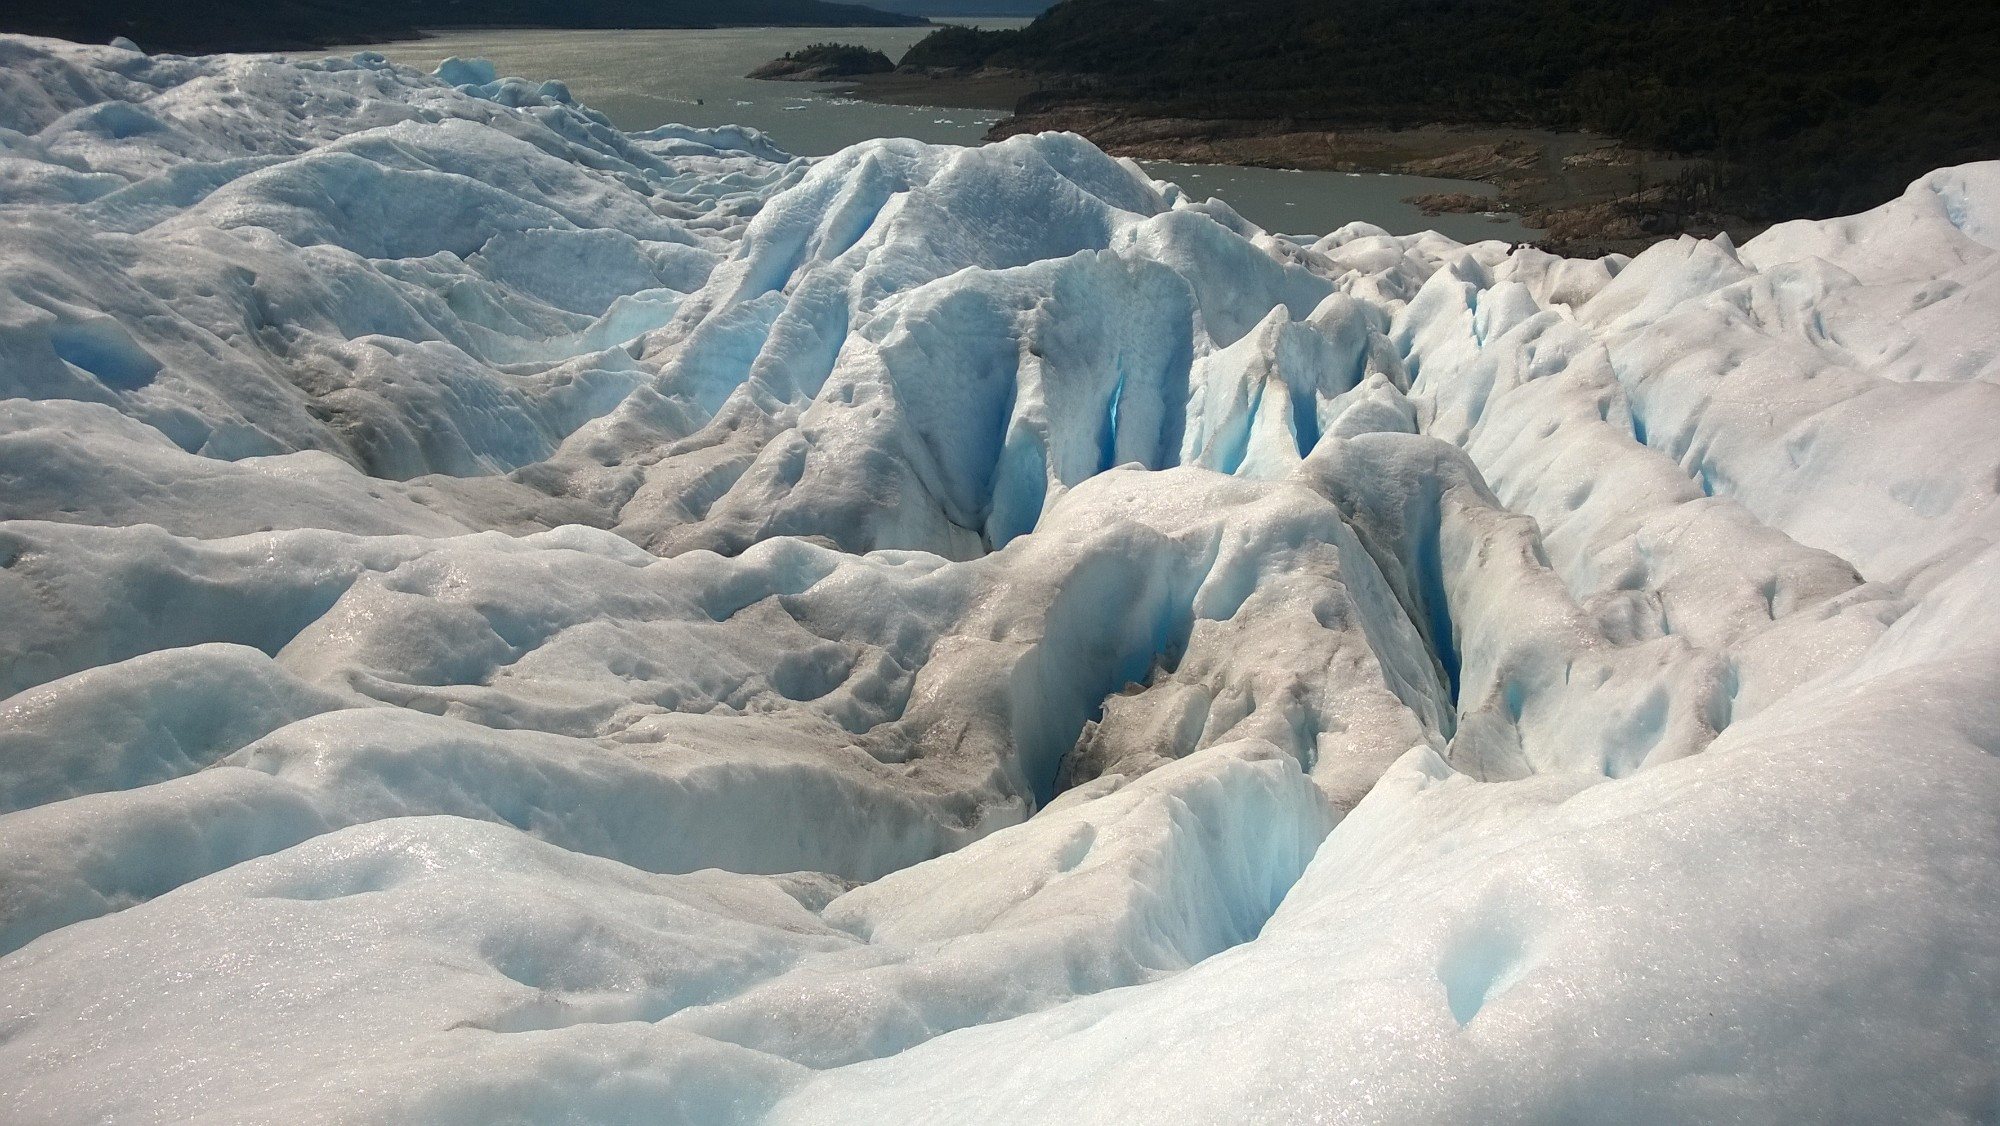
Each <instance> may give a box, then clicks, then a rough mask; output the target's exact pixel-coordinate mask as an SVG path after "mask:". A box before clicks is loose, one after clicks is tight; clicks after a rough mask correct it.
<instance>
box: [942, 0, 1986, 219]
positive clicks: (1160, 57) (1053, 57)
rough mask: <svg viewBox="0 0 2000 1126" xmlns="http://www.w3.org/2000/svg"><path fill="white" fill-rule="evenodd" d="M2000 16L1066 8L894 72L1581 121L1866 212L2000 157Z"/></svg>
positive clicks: (1968, 12) (1932, 11) (1759, 193)
mask: <svg viewBox="0 0 2000 1126" xmlns="http://www.w3.org/2000/svg"><path fill="white" fill-rule="evenodd" d="M1995 58H2000V5H1994V4H1988V3H1979V4H1965V3H1960V2H1957V0H1912V2H1910V3H1905V4H1893V5H1886V4H1879V3H1874V2H1872V0H1772V2H1767V3H1753V4H1745V3H1740V2H1735V0H1067V2H1066V3H1062V4H1059V5H1057V6H1055V7H1054V8H1051V9H1050V10H1049V11H1048V13H1047V14H1045V15H1044V16H1042V17H1041V18H1040V19H1038V20H1036V21H1035V22H1034V23H1033V24H1032V25H1030V26H1029V27H1027V28H1025V29H1023V30H1020V31H987V32H972V31H966V30H963V29H955V28H946V29H941V30H940V31H939V32H937V33H935V34H934V35H933V36H932V37H931V38H930V39H927V40H925V41H923V42H922V43H919V44H918V45H917V46H916V47H915V48H913V49H912V51H911V52H910V54H909V55H908V56H907V57H906V58H905V59H904V60H903V61H904V63H905V64H906V65H916V66H926V67H978V66H988V65H994V66H1003V67H1013V68H1020V69H1024V70H1030V71H1037V72H1042V73H1057V74H1066V75H1071V76H1076V77H1077V79H1078V80H1079V82H1078V86H1079V88H1078V89H1075V90H1073V91H1070V92H1067V93H1062V94H1057V95H1053V96H1045V97H1044V100H1043V101H1042V102H1041V103H1040V106H1038V107H1029V108H1045V107H1046V106H1047V105H1048V104H1049V100H1048V99H1049V98H1051V97H1052V98H1053V99H1054V100H1057V101H1061V100H1093V101H1112V102H1118V103H1123V104H1126V105H1129V106H1132V107H1133V108H1136V109H1140V110H1142V111H1150V112H1157V113H1161V114H1171V115H1177V116H1187V117H1207V118H1258V119H1270V120H1287V121H1293V122H1299V123H1306V122H1319V123H1330V124H1343V125H1346V124H1351V125H1375V126H1380V125H1387V126H1391V127H1399V126H1405V125H1415V124H1420V123H1424V122H1467V123H1470V122H1478V123H1493V124H1517V125H1528V126H1537V127H1544V128H1558V129H1567V128H1586V129H1592V130H1596V131H1599V132H1603V133H1607V134H1610V135H1612V136H1615V137H1618V138H1620V139H1621V140H1624V141H1627V142H1629V143H1631V144H1634V145H1639V146H1644V147H1648V148H1653V149H1658V150H1662V151H1667V152H1674V153H1681V154H1688V155H1699V156H1709V157H1714V158H1717V159H1719V160H1720V161H1722V162H1723V164H1724V166H1725V167H1724V168H1723V169H1721V170H1717V171H1715V172H1713V173H1710V174H1709V176H1710V178H1709V181H1708V182H1707V183H1704V184H1700V185H1691V186H1690V187H1691V189H1700V190H1706V191H1711V192H1718V193H1720V194H1721V195H1723V196H1726V197H1727V200H1728V202H1729V204H1730V205H1731V206H1733V207H1736V208H1738V209H1740V210H1742V211H1744V212H1745V213H1750V214H1759V215H1766V216H1770V215H1801V214H1803V215H1830V214H1836V213H1840V212H1844V211H1851V210H1856V209H1859V208H1863V207H1868V206H1872V205H1874V204H1877V203H1880V202H1882V201H1883V200H1885V199H1888V198H1890V197H1892V196H1894V195H1895V194H1897V193H1898V192H1900V191H1901V190H1902V188H1903V186H1904V185H1905V184H1907V183H1908V182H1909V181H1910V180H1911V179H1912V178H1913V177H1915V176H1917V175H1920V174H1921V173H1923V172H1924V171H1925V170H1927V169H1930V168H1933V167H1937V166H1939V165H1945V164H1953V163H1957V162H1961V161H1966V160H1972V159H1978V158H1982V157H1991V156H1995V155H2000V68H1995V67H1994V66H1993V65H1992V63H1993V60H1994V59H1995Z"/></svg>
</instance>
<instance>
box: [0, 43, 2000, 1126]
mask: <svg viewBox="0 0 2000 1126" xmlns="http://www.w3.org/2000/svg"><path fill="white" fill-rule="evenodd" d="M1996 248H2000V164H1987V165H1972V166H1966V167H1961V168H1954V169H1945V170H1941V171H1939V172H1936V173H1934V174H1932V175H1931V176H1929V177H1927V178H1925V179H1924V180H1922V181H1920V182H1918V183H1916V184H1914V185H1912V186H1911V187H1910V189H1909V191H1908V192H1907V193H1906V194H1905V195H1904V196H1903V197H1902V198H1900V199H1897V200H1895V201H1893V202H1891V203H1888V204H1886V205H1884V206H1882V207H1880V208H1878V209H1876V210H1874V211H1872V212H1869V213H1867V214H1863V215H1857V216H1854V217H1851V218H1846V219H1838V220H1832V221H1826V222H1798V223H1791V224H1786V225H1783V226H1780V227H1777V228H1775V229H1773V230H1772V231H1770V232H1769V233H1767V234H1765V235H1763V236H1761V237H1759V238H1757V239H1755V240H1753V241H1751V242H1749V243H1748V244H1746V245H1744V246H1742V247H1734V246H1731V245H1730V244H1729V243H1728V242H1727V241H1726V240H1717V241H1714V242H1700V241H1695V240H1692V239H1682V240H1680V241H1678V242H1669V243H1664V244H1662V245H1659V246H1656V247H1654V248H1652V249H1651V250H1649V251H1647V252H1646V253H1645V254H1643V255H1641V256H1639V257H1638V258H1636V259H1633V260H1630V261H1626V260H1623V259H1619V258H1610V259H1605V260H1603V261H1596V262H1589V261H1569V260H1563V259H1559V258H1555V257H1552V256H1549V255H1547V254H1543V253H1539V252H1537V251H1534V250H1531V249H1510V248H1509V247H1507V246H1505V245H1501V244H1496V243H1481V244H1477V245H1473V246H1461V245H1458V244H1456V243H1454V242H1451V241H1450V240H1447V239H1445V238H1442V237H1440V236H1437V235H1433V234H1426V235H1417V236H1408V237H1396V236H1391V235H1389V234H1386V233H1384V232H1382V231H1380V230H1377V229H1374V228H1369V227H1366V226H1362V225H1354V226H1349V227H1346V228H1343V229H1342V230H1339V231H1336V232H1333V233H1332V234H1329V235H1326V236H1325V237H1321V238H1317V239H1313V238H1296V237H1287V236H1279V235H1273V234H1269V233H1266V232H1264V231H1261V230H1259V229H1257V228H1255V227H1253V226H1251V225H1250V224H1248V223H1246V222H1245V221H1244V220H1242V219H1241V218H1240V217H1238V216H1237V215H1235V214H1234V213H1233V212H1231V211H1230V210H1229V208H1228V207H1227V206H1226V205H1223V204H1221V203H1218V202H1215V201H1197V200H1193V199H1190V198H1187V197H1185V196H1184V195H1183V194H1182V193H1181V192H1180V191H1179V190H1178V189H1176V188H1174V187H1172V186H1171V185H1167V184H1162V183H1156V182H1152V181H1150V180H1149V179H1148V178H1147V177H1146V176H1145V175H1143V174H1142V173H1141V172H1140V171H1139V170H1138V169H1137V167H1136V166H1134V165H1132V164H1130V163H1127V162H1122V161H1118V160H1113V159H1111V158H1108V157H1106V156H1104V155H1103V154H1102V153H1100V152H1098V151H1097V150H1095V149H1094V148H1092V147H1091V146H1090V145H1088V144H1087V143H1085V142H1083V141H1081V140H1080V139H1078V138H1076V137H1073V136H1066V135H1044V136H1040V137H1017V138H1014V139H1011V140H1009V141H1006V142H1004V143H1000V144H995V145H991V146H988V147H985V148H979V149H952V148H933V147H928V146H924V145H920V144H916V143H913V142H902V141H879V142H874V143H870V144H866V145H861V146H858V147H856V148H853V149H849V150H847V151H845V152H843V153H840V154H838V155H835V156H832V157H829V158H825V159H823V160H818V161H805V160H794V159H792V158H790V157H788V156H787V155H786V154H784V153H782V152H780V151H778V150H776V149H775V148H773V147H772V146H771V145H770V144H769V143H768V142H767V141H766V140H765V139H764V138H762V137H761V136H759V135H757V134H756V133H754V132H751V131H747V130H722V131H697V130H689V129H681V128H676V127H667V128H662V129H657V130H653V131H651V132H647V133H638V134H627V133H621V132H619V131H617V130H615V129H613V128H612V127H611V126H610V125H609V123H608V122H607V121H606V120H605V119H604V118H603V117H601V116H600V115H598V114H596V113H594V112H592V111H590V110H589V109H587V108H585V107H583V106H580V105H577V104H575V102H574V101H573V100H572V99H571V98H570V96H569V94H568V92H567V91H566V90H565V89H564V88H563V87H562V86H561V85H560V84H559V83H554V82H550V83H542V84H534V83H527V82H523V81H520V80H517V79H502V78H499V77H497V76H496V75H494V74H493V72H492V69H491V68H490V67H488V66H485V65H484V64H481V63H477V62H465V61H456V60H454V61H452V62H450V63H448V64H447V65H446V66H444V67H443V68H441V69H440V70H439V72H438V73H437V74H436V75H435V76H432V75H423V74H419V73H417V72H415V71H412V70H409V69H406V68H399V67H395V66H391V65H389V64H387V63H385V62H384V61H383V60H382V59H381V58H380V57H378V56H371V55H361V56H357V57H356V58H355V59H353V60H351V61H350V60H335V61H314V62H287V61H284V60H281V59H276V58H252V57H227V56H225V57H213V58H203V59H183V58H177V57H171V56H159V57H148V56H146V55H143V54H140V53H138V52H136V51H133V50H125V49H119V48H93V47H79V46H75V45H70V44H63V43H58V42H55V41H51V40H37V39H23V38H4V39H0V951H4V952H5V953H4V956H3V957H0V1119H4V1120H6V1121H7V1122H10V1123H30V1122H52V1123H53V1122H63V1123H67V1122H85V1121H111V1120H115V1121H120V1122H156V1121H157V1122H183V1121H203V1122H223V1121H231V1122H238V1121H262V1122H324V1121H356V1122H385V1123H387V1122H394V1123H412V1122H421V1123H432V1122H436V1123H446V1122H464V1123H486V1122H499V1121H535V1122H539V1121H570V1122H614V1121H617V1122H623V1121H631V1122H647V1123H702V1124H711V1123H770V1124H773V1126H776V1124H790V1123H860V1122H876V1123H889V1122H894V1123H934V1122H953V1123H972V1122H987V1121H991V1122H1006V1123H1020V1122H1041V1121H1048V1122H1065V1123H1067V1122H1074V1121H1091V1122H1215V1123H1227V1122H1295V1121H1296V1122H1304V1121H1313V1122H1463V1121H1478V1122H1485V1123H1499V1122H1536V1123H1541V1122H1554V1121H1577V1122H1584V1121H1590V1122H1613V1121H1616V1122H1644V1121H1659V1122H1685V1121H1745V1122H1773V1121H1801V1122H1803V1121H1888V1120H1900V1121H1933V1122H1973V1121H1993V1120H1994V1118H1995V1116H1996V1115H2000V1064H1996V1060H2000V759H1996V755H2000V546H1996V545H2000V507H1996V505H1995V503H1994V500H1995V494H1996V490H2000V387H1996V383H2000V253H1996Z"/></svg>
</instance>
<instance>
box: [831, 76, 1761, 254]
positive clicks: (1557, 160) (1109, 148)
mask: <svg viewBox="0 0 2000 1126" xmlns="http://www.w3.org/2000/svg"><path fill="white" fill-rule="evenodd" d="M1050 84H1051V80H1050V79H1049V78H1048V77H1047V76H1043V75H1036V74H1029V73H1026V72H1021V71H1009V70H1001V69H997V68H988V69H985V70H982V71H979V72H976V73H950V72H942V73H941V72H918V71H914V70H912V69H910V68H903V69H900V70H897V71H895V72H893V73H887V74H869V75H861V76H857V77H855V78H853V79H851V80H847V81H845V82H843V84H842V89H841V92H842V93H843V94H845V95H847V96H849V97H854V98H860V99H863V100H866V101H876V102H883V103H886V104H892V105H933V106H950V107H963V108H978V109H1010V110H1012V109H1017V108H1018V107H1019V106H1020V104H1021V103H1022V102H1023V100H1025V99H1028V98H1029V96H1030V95H1033V94H1037V93H1042V92H1044V91H1045V89H1046V88H1047V87H1048V86H1049V85H1050ZM1035 100H1039V99H1035ZM1050 131H1058V132H1070V133H1077V134H1081V135H1082V136H1084V137H1088V138H1089V139H1090V140H1091V142H1092V143H1094V144H1096V145H1097V146H1098V147H1099V148H1102V149H1103V150H1104V151H1106V152H1108V153H1111V154H1113V155H1115V156H1126V157H1131V158H1133V159H1135V160H1158V161H1174V162H1178V163H1184V164H1227V165H1242V166H1249V167H1260V168H1297V169H1303V170H1306V171H1329V172H1390V173H1397V174H1401V175H1407V176H1435V177H1441V178H1447V179H1456V180H1474V181H1479V182H1482V183H1487V184H1491V185H1493V186H1494V187H1495V188H1497V189H1498V190H1499V198H1498V201H1497V202H1498V206H1499V208H1501V209H1503V210H1506V211H1511V212H1514V213H1516V214H1519V215H1521V216H1522V217H1523V221H1524V222H1525V223H1526V224H1527V225H1528V226H1530V227H1533V228H1535V229H1536V230H1538V231H1541V232H1543V234H1542V238H1541V239H1540V241H1539V245H1541V246H1543V247H1544V248H1546V249H1549V250H1552V251H1556V252H1558V253H1562V254H1566V255H1570V256H1581V257H1596V256H1601V255H1604V254H1610V253H1624V254H1633V253H1637V252H1638V251H1640V250H1643V249H1645V248H1646V247H1647V246H1650V245H1652V244H1653V243H1655V242H1658V241H1660V240H1662V239H1665V238H1672V237H1675V236H1677V235H1679V234H1683V233H1686V234H1695V235H1701V236H1712V235H1715V234H1717V233H1720V232H1722V231H1725V230H1726V231H1728V232H1729V234H1730V235H1731V237H1732V238H1735V239H1737V240H1739V241H1740V240H1742V239H1745V238H1749V237H1751V236H1753V235H1755V234H1756V233H1758V232H1759V231H1760V230H1762V225H1761V224H1755V223H1749V222H1745V221H1740V220H1735V219H1732V218H1729V217H1717V216H1693V217H1690V216H1688V215H1685V214H1681V213H1678V211H1677V208H1676V206H1675V202H1674V199H1673V198H1672V197H1673V196H1674V188H1673V185H1674V182H1675V180H1676V178H1677V177H1679V176H1680V175H1681V174H1682V171H1683V170H1684V169H1687V168H1688V167H1689V166H1690V162H1689V161H1686V160H1683V159H1678V158H1675V157H1671V156H1665V155H1662V154H1659V153H1650V152H1645V151H1641V150H1637V149H1633V148H1631V147H1628V146H1625V145H1622V144H1620V143H1618V142H1617V141H1615V140H1613V139H1611V138H1608V137H1603V136H1598V135H1595V134H1590V133H1556V132H1549V131H1546V130H1537V129H1523V128H1515V127H1509V126H1461V125H1450V126H1447V125H1428V126H1422V127H1418V128H1412V129H1387V128H1378V129H1369V128H1339V129H1326V128H1314V127H1304V126H1299V125H1295V124H1293V123H1289V122H1279V121H1254V120H1227V119H1225V120H1209V119H1195V118H1185V117H1160V116H1151V115H1147V114H1144V113H1137V112H1134V111H1132V110H1131V109H1128V108H1125V107H1121V106H1117V105H1105V104H1095V105H1094V104H1065V105H1060V106H1057V107H1054V108H1048V109H1038V110H1033V111H1031V112H1027V113H1019V112H1017V113H1015V114H1014V115H1013V116H1010V117H1008V118H1006V119H1005V120H1002V121H1000V122H998V123H997V124H995V125H994V126H993V128H992V130H991V131H989V132H988V134H987V139H988V140H1000V139H1003V138H1006V137H1011V136H1014V135H1016V134H1020V133H1042V132H1050ZM1409 202H1411V203H1413V204H1415V205H1416V206H1418V207H1419V208H1422V209H1424V211H1425V213H1426V214H1440V213H1445V212H1454V211H1456V212H1462V211H1467V210H1486V209H1488V208H1492V207H1494V206H1495V201H1494V200H1493V199H1488V198H1483V197H1474V196H1469V195H1468V196H1467V197H1466V199H1464V200H1455V199H1449V198H1443V197H1440V196H1435V195H1426V196H1415V197H1412V198H1411V199H1410V201H1409ZM1474 203H1476V204H1477V206H1473V204H1474Z"/></svg>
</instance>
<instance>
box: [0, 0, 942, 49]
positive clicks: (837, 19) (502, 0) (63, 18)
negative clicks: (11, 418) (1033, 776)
mask: <svg viewBox="0 0 2000 1126" xmlns="http://www.w3.org/2000/svg"><path fill="white" fill-rule="evenodd" d="M923 22H925V21H924V20H923V19H921V18H920V17H916V16H908V15H900V14H897V13H893V12H884V11H879V10H877V9H874V8H866V7H862V6H859V5H855V4H832V3H825V2H823V0H183V2H181V3H178V4H171V3H158V2H149V3H134V2H132V0H6V2H5V3H4V4H0V31H12V32H25V33H27V34H29V35H52V36H56V37H58V38H62V39H73V40H76V41H78V42H82V43H103V42H105V41H107V40H109V39H110V38H111V37H113V36H116V35H123V36H126V37H128V38H130V39H132V40H134V41H135V42H137V43H138V44H139V45H140V46H141V47H144V48H145V49H146V50H148V51H177V52H183V53H195V52H212V51H287V50H304V49H309V48H313V47H324V46H332V45H337V44H342V43H365V42H372V41H379V40H383V39H396V38H407V37H412V36H414V35H415V34H416V33H417V29H419V28H449V27H473V26H489V27H716V26H722V25H731V26H742V25H752V24H772V25H786V26H793V27H888V26H899V25H908V24H920V23H923Z"/></svg>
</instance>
